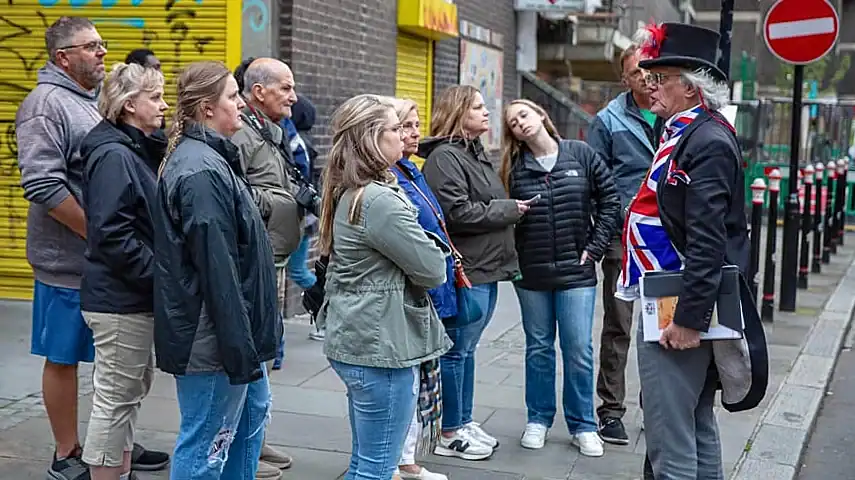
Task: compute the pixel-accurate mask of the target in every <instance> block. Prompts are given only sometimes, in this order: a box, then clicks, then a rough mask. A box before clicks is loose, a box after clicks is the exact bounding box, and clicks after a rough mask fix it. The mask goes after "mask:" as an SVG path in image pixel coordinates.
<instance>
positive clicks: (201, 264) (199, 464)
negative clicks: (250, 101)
mask: <svg viewBox="0 0 855 480" xmlns="http://www.w3.org/2000/svg"><path fill="white" fill-rule="evenodd" d="M243 106H244V104H243V100H241V97H240V95H239V94H238V87H237V83H236V82H235V79H234V77H233V76H232V74H231V72H230V71H229V70H228V69H227V68H226V66H225V65H223V64H222V63H220V62H196V63H193V64H190V65H189V66H188V67H187V68H186V69H185V70H184V71H183V72H182V73H181V76H180V77H179V78H178V101H177V108H176V111H175V116H174V119H173V124H172V128H171V130H170V133H169V148H168V150H167V152H168V153H167V157H166V158H165V159H164V163H163V164H162V166H161V169H160V174H161V176H160V181H159V183H158V189H157V203H156V207H155V225H154V228H155V237H154V246H155V248H154V252H155V253H154V262H155V273H154V283H155V292H154V295H155V309H154V315H155V331H154V340H155V350H156V354H157V366H158V367H159V368H160V369H161V370H163V371H165V372H167V373H170V374H172V375H174V376H175V385H176V390H177V396H178V408H179V410H180V412H181V426H180V429H179V432H178V439H177V440H176V443H175V454H174V457H175V458H174V461H173V468H172V472H171V476H170V479H171V480H190V479H193V480H197V479H202V478H204V479H212V480H213V479H219V478H224V479H228V480H232V479H234V480H252V479H254V478H255V475H256V470H257V468H258V459H259V457H260V455H261V445H262V440H263V439H264V426H265V421H266V419H267V417H268V416H269V410H270V389H269V386H268V382H267V372H266V370H265V365H264V362H266V361H269V360H273V358H275V356H276V348H277V346H278V345H279V339H280V338H281V337H282V322H280V321H279V316H278V314H277V298H276V271H275V268H274V265H273V251H272V248H271V246H270V242H269V240H268V237H267V232H266V230H265V225H264V220H263V219H262V217H261V214H260V213H259V211H258V208H256V206H255V202H254V200H253V198H252V194H251V193H250V190H249V186H248V183H247V181H246V179H245V178H244V177H243V173H242V171H241V168H240V159H239V158H238V149H237V147H236V146H235V145H234V144H233V143H231V142H230V141H229V139H228V138H229V137H230V136H232V135H233V134H234V133H235V132H237V131H238V130H239V129H240V128H241V126H242V122H241V118H240V109H241V108H243Z"/></svg>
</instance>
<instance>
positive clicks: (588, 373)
mask: <svg viewBox="0 0 855 480" xmlns="http://www.w3.org/2000/svg"><path fill="white" fill-rule="evenodd" d="M502 120H503V124H504V127H503V133H502V144H503V151H502V166H501V175H502V179H503V181H504V184H505V186H506V187H507V189H508V194H509V195H510V197H511V198H518V199H532V198H534V199H536V201H534V202H533V203H532V204H531V209H530V210H529V211H528V213H527V214H526V215H525V217H523V219H522V220H521V221H520V223H519V224H517V227H516V230H515V232H514V233H515V241H516V250H517V253H518V254H519V264H520V270H521V272H522V276H521V277H520V278H519V279H517V280H516V281H515V282H514V286H515V288H516V292H517V297H518V298H519V302H520V310H521V312H522V323H523V329H524V330H525V339H526V354H525V401H526V407H527V410H528V421H527V424H526V427H525V431H524V433H523V436H522V440H521V443H522V446H523V447H525V448H531V449H538V448H541V447H543V444H544V442H545V441H546V434H547V432H548V430H549V428H550V427H551V426H552V422H553V419H554V417H555V413H556V411H557V408H556V401H555V378H556V373H555V357H556V353H555V336H556V333H557V334H558V341H559V345H560V346H561V357H562V361H563V362H562V365H563V367H564V368H563V370H564V385H563V389H562V390H563V406H564V409H563V410H564V420H565V422H566V423H567V429H568V431H569V432H570V436H571V442H572V443H573V444H575V445H577V446H578V447H579V450H580V452H581V453H582V455H587V456H593V457H597V456H601V455H602V454H603V442H602V440H601V439H600V437H599V436H598V435H597V422H596V420H595V418H594V403H593V401H594V359H593V350H594V349H593V337H592V329H593V323H594V303H595V302H596V291H597V269H596V265H595V264H596V262H598V261H600V259H602V257H603V253H604V252H605V250H606V247H607V246H608V244H609V241H610V240H611V238H612V236H613V235H614V230H615V228H616V220H617V214H618V210H619V209H620V202H619V200H618V197H617V192H616V191H615V187H614V183H613V181H612V175H611V172H610V171H609V169H608V166H607V165H606V164H605V162H604V161H603V160H602V158H600V157H599V155H597V153H596V152H595V151H594V149H593V148H591V147H590V146H589V145H588V144H586V143H584V142H580V141H576V140H562V139H561V138H560V137H559V136H558V133H557V132H556V130H555V127H554V126H553V124H552V120H550V119H549V116H548V115H547V114H546V112H545V111H544V110H543V109H542V108H541V107H540V106H539V105H537V104H535V103H533V102H530V101H528V100H514V101H513V102H511V103H510V104H508V106H507V107H506V108H505V111H504V113H503V118H502Z"/></svg>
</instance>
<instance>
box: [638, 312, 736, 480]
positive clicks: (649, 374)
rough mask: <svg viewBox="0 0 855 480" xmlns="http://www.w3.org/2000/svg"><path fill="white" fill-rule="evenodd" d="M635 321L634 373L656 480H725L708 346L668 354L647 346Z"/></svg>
mask: <svg viewBox="0 0 855 480" xmlns="http://www.w3.org/2000/svg"><path fill="white" fill-rule="evenodd" d="M640 324H641V321H639V334H638V340H637V347H638V373H639V377H640V380H641V397H642V402H643V406H642V409H643V412H644V437H645V440H646V442H647V458H648V460H649V463H650V465H649V466H650V467H652V470H653V477H650V476H649V472H646V474H645V477H644V478H645V479H646V480H647V479H651V478H653V479H655V480H724V468H723V466H722V461H721V442H720V440H719V435H718V424H717V423H716V419H715V412H714V411H713V405H714V402H715V391H716V383H717V382H716V374H715V369H714V362H713V356H712V345H711V344H710V342H701V346H700V347H698V348H694V349H690V350H666V349H664V348H662V347H661V346H660V345H659V344H658V343H655V342H645V341H644V340H643V338H644V337H643V335H642V334H641V331H640V330H641V327H640Z"/></svg>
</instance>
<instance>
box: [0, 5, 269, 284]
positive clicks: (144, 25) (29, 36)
mask: <svg viewBox="0 0 855 480" xmlns="http://www.w3.org/2000/svg"><path fill="white" fill-rule="evenodd" d="M252 1H254V0H249V2H250V3H251V2H252ZM63 15H74V16H85V17H88V18H90V19H91V20H92V21H93V23H95V25H96V27H97V28H98V30H99V32H100V34H101V36H102V37H103V38H104V39H105V40H107V42H108V44H109V49H108V53H107V57H106V59H105V62H106V64H107V66H108V69H109V65H111V64H113V63H115V62H121V61H124V59H125V56H126V55H127V54H128V52H130V51H131V50H133V49H136V48H141V47H146V48H150V49H151V50H153V51H154V52H155V53H156V54H157V56H158V57H160V60H161V63H162V66H163V73H164V74H165V75H166V81H167V88H166V101H167V103H169V104H170V105H173V104H174V103H175V102H174V100H175V88H174V85H175V78H176V76H177V74H178V72H180V71H181V70H182V69H183V68H184V66H185V65H187V64H188V63H190V62H194V61H197V60H220V61H223V62H226V63H227V64H229V65H231V66H236V65H237V63H238V62H239V61H240V57H241V50H240V46H241V21H240V19H241V5H240V2H233V1H230V0H229V1H227V0H198V1H195V2H180V3H178V2H158V3H157V5H154V2H146V3H145V4H143V2H73V1H68V2H65V1H62V2H56V1H41V0H40V1H38V2H37V1H34V0H7V1H4V2H2V3H0V26H1V27H0V32H2V33H0V47H2V48H0V64H2V65H3V73H2V74H0V185H2V187H0V219H2V220H0V298H3V299H20V300H29V299H31V298H32V289H33V276H32V270H31V269H30V265H29V264H28V263H27V259H26V251H25V246H26V234H27V208H28V203H27V201H26V200H25V199H24V196H23V190H22V189H21V186H20V181H21V177H20V174H19V171H18V160H17V156H18V155H17V151H18V150H17V144H16V139H15V112H16V111H17V109H18V105H20V103H21V101H22V100H23V99H24V97H26V95H27V93H29V91H30V90H31V89H32V88H33V87H34V86H35V83H36V74H37V71H38V69H39V68H41V67H42V66H43V65H44V64H45V61H46V60H47V52H45V39H44V34H45V29H46V28H47V27H48V26H49V25H50V24H51V23H53V22H54V21H55V20H56V19H57V18H59V17H60V16H63ZM231 19H235V20H236V21H230V20H231Z"/></svg>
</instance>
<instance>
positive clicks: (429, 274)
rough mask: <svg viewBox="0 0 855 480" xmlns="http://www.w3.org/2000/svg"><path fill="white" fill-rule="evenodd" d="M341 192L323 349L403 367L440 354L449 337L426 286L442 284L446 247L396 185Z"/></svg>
mask: <svg viewBox="0 0 855 480" xmlns="http://www.w3.org/2000/svg"><path fill="white" fill-rule="evenodd" d="M357 191H358V190H349V191H347V192H345V193H344V195H342V197H341V199H340V200H339V203H338V207H337V208H336V211H335V216H334V221H333V248H332V254H331V255H330V263H329V266H328V267H327V277H326V285H325V288H326V295H325V298H324V303H323V305H322V306H321V311H320V312H319V314H318V325H319V326H321V327H324V328H326V338H325V340H324V353H325V354H326V356H327V357H328V358H330V359H332V360H336V361H338V362H342V363H348V364H352V365H362V366H368V367H380V368H406V367H412V366H415V365H419V364H421V363H422V362H424V361H427V360H432V359H434V358H437V357H439V356H440V355H442V354H443V353H445V352H446V351H448V349H449V348H451V345H452V343H451V340H450V339H449V338H448V336H447V335H446V334H445V328H444V327H443V325H442V322H441V320H440V318H439V315H437V313H436V310H435V309H434V307H433V303H432V302H431V298H430V295H429V294H428V290H430V289H431V288H435V287H437V286H439V285H442V284H443V283H445V280H446V273H445V272H446V269H445V265H446V264H445V262H446V260H445V259H446V256H447V255H448V254H449V253H450V252H449V250H448V247H447V245H444V244H442V243H441V242H436V241H434V240H432V239H430V238H429V237H428V236H427V234H426V233H425V231H424V229H423V228H422V227H421V225H419V222H418V220H417V218H418V210H417V209H416V207H415V206H413V204H412V203H411V202H410V200H409V199H408V198H407V194H406V193H404V191H403V190H401V188H400V187H398V186H397V185H387V184H383V183H379V182H374V183H371V184H369V185H367V186H366V187H365V189H364V191H363V193H362V195H361V196H360V197H358V198H357V201H359V202H360V204H361V212H359V214H358V215H357V218H356V221H355V223H351V222H350V221H349V218H348V217H349V215H350V212H351V205H352V203H353V201H354V198H355V197H356V194H357Z"/></svg>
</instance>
